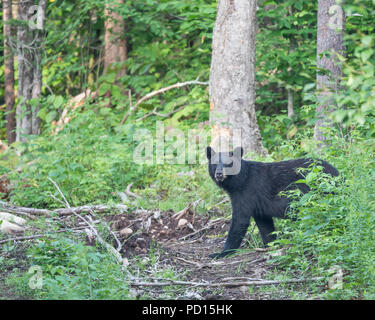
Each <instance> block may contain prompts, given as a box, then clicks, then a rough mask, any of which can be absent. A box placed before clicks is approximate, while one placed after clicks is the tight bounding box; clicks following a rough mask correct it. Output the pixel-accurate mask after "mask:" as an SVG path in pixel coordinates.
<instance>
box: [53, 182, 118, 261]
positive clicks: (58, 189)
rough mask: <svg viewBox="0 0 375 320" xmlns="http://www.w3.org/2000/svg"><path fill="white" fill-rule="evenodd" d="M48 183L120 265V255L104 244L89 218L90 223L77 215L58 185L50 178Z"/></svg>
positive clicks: (106, 243) (107, 244)
mask: <svg viewBox="0 0 375 320" xmlns="http://www.w3.org/2000/svg"><path fill="white" fill-rule="evenodd" d="M48 180H49V181H51V182H52V183H53V185H54V186H55V188H56V189H57V191H58V192H59V194H60V195H61V197H62V198H63V200H64V202H65V205H66V207H67V209H69V210H70V211H71V212H72V213H73V214H74V215H75V216H76V217H77V218H78V219H81V220H82V221H84V222H85V223H86V224H87V225H88V227H89V228H90V230H91V232H92V234H93V235H94V236H95V237H96V239H97V240H98V242H99V243H100V244H102V245H103V246H104V247H105V248H106V249H107V250H108V251H109V252H110V253H112V254H113V256H114V257H115V258H116V260H117V262H118V263H119V264H120V265H122V264H123V259H122V257H121V254H120V253H119V252H118V251H117V250H116V249H115V248H114V247H112V246H111V245H110V244H109V243H108V242H106V241H105V240H104V239H103V238H102V237H101V235H100V233H99V232H98V230H96V228H95V227H94V226H93V224H92V219H91V217H88V219H89V220H90V222H89V221H88V220H87V219H85V218H84V217H83V216H81V215H79V214H77V213H76V212H75V210H74V208H72V207H70V204H69V202H68V201H67V200H66V198H65V196H64V194H63V192H62V191H61V190H60V188H59V186H58V184H57V183H56V182H55V181H53V180H52V179H51V178H48Z"/></svg>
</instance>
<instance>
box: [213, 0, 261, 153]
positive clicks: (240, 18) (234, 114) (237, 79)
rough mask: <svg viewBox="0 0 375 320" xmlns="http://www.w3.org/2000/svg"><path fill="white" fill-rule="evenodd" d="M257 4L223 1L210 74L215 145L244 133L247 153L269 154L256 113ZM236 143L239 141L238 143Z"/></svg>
mask: <svg viewBox="0 0 375 320" xmlns="http://www.w3.org/2000/svg"><path fill="white" fill-rule="evenodd" d="M256 8H257V1H254V0H248V1H243V0H219V1H218V9H217V18H216V24H215V27H214V32H213V44H212V62H211V72H210V121H211V123H212V146H213V147H214V149H215V148H216V149H218V148H219V149H220V146H218V145H217V144H220V143H218V141H222V140H228V139H229V140H230V139H232V137H234V136H235V135H236V134H235V130H236V132H238V131H241V136H242V137H241V144H242V146H243V148H244V150H245V152H248V151H253V152H256V153H259V154H262V155H264V154H265V153H266V151H265V150H264V148H263V145H262V139H261V136H260V132H259V127H258V124H257V117H256V114H255V37H256V32H257V19H256ZM234 143H235V142H234Z"/></svg>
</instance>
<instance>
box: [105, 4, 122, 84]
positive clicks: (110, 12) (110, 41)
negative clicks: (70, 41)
mask: <svg viewBox="0 0 375 320" xmlns="http://www.w3.org/2000/svg"><path fill="white" fill-rule="evenodd" d="M123 3H124V0H111V1H108V2H107V3H106V5H105V10H104V15H105V23H104V28H105V34H104V42H105V49H104V52H105V55H104V73H106V72H107V71H108V68H109V67H110V66H111V65H112V64H113V63H115V62H125V61H126V59H127V50H126V39H125V37H124V33H125V22H124V20H123V19H122V17H121V16H120V15H119V14H118V13H116V9H117V8H118V5H121V4H123ZM125 74H126V68H125V66H124V67H123V68H122V69H121V71H119V73H118V74H117V77H122V76H124V75H125Z"/></svg>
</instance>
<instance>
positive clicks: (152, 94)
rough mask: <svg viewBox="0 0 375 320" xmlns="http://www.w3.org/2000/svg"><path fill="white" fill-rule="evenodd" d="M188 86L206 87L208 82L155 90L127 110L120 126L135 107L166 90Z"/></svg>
mask: <svg viewBox="0 0 375 320" xmlns="http://www.w3.org/2000/svg"><path fill="white" fill-rule="evenodd" d="M188 85H204V86H207V85H208V82H201V81H198V80H193V81H187V82H179V83H175V84H173V85H171V86H169V87H165V88H162V89H159V90H156V91H153V92H150V93H148V94H146V95H145V96H144V97H143V98H141V99H140V100H138V101H137V102H136V104H135V105H134V106H131V107H130V108H129V110H128V112H127V113H126V114H125V115H124V117H123V118H122V120H121V124H124V123H125V121H126V119H128V117H129V116H130V114H131V113H132V112H134V110H135V109H137V107H138V106H139V105H140V104H141V103H142V102H144V101H146V100H149V99H151V98H152V97H154V96H156V95H158V94H161V93H163V92H166V91H168V90H171V89H175V88H181V87H185V86H188Z"/></svg>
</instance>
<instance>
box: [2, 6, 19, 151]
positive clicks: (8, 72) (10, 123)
mask: <svg viewBox="0 0 375 320" xmlns="http://www.w3.org/2000/svg"><path fill="white" fill-rule="evenodd" d="M12 18H13V13H12V1H11V0H4V2H3V20H4V82H5V97H4V98H5V105H6V134H7V140H8V144H11V143H13V142H14V141H16V115H15V112H14V101H15V93H14V54H13V52H12V48H11V45H10V42H11V41H12V38H13V36H14V32H13V27H12V26H11V25H10V24H9V22H10V20H11V19H12Z"/></svg>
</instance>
